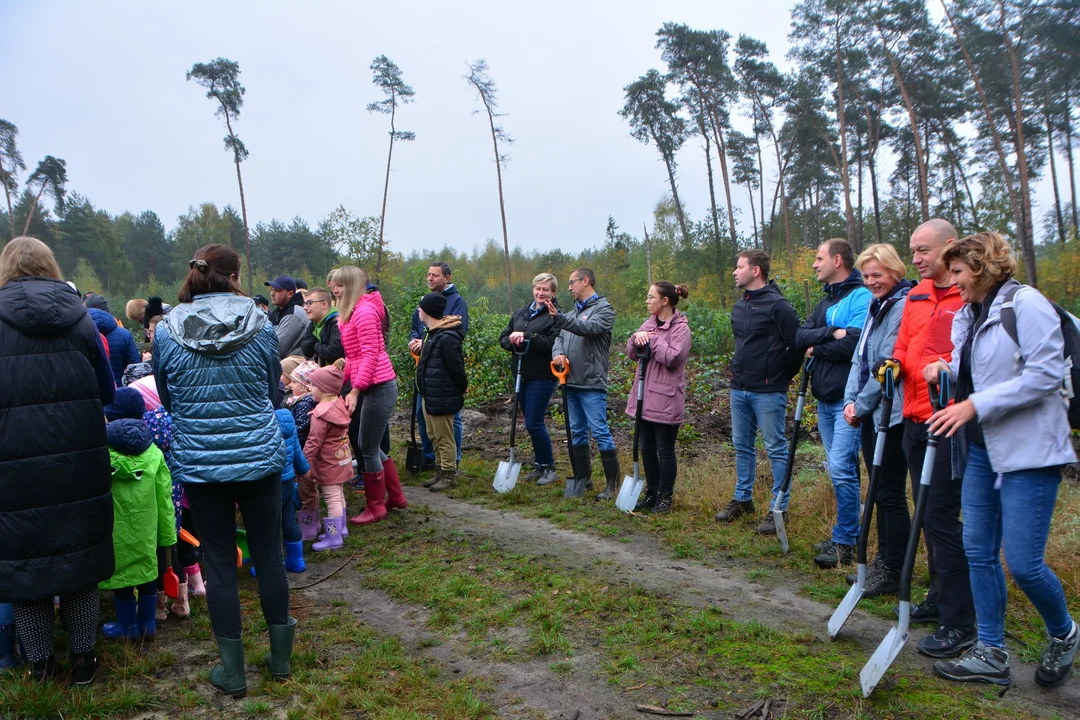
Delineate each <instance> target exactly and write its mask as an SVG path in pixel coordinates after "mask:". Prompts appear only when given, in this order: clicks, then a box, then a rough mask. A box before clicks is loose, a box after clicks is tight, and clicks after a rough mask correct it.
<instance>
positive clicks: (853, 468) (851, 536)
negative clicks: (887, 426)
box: [817, 400, 861, 545]
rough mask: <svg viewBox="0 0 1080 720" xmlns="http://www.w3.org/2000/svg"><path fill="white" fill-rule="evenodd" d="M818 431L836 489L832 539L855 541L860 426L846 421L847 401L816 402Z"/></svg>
mask: <svg viewBox="0 0 1080 720" xmlns="http://www.w3.org/2000/svg"><path fill="white" fill-rule="evenodd" d="M817 416H818V432H820V433H821V443H822V444H823V445H824V446H825V459H826V460H827V461H828V463H829V477H830V478H832V484H833V492H834V493H836V525H834V526H833V531H832V540H833V542H834V543H836V544H838V545H854V544H855V543H856V542H858V540H859V502H860V500H861V496H860V494H859V475H858V466H859V444H860V442H861V436H860V435H861V434H860V431H859V428H853V427H851V426H850V425H848V424H847V423H846V422H845V421H844V403H843V401H840V402H824V401H822V400H818V403H817Z"/></svg>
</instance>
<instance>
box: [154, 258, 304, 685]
mask: <svg viewBox="0 0 1080 720" xmlns="http://www.w3.org/2000/svg"><path fill="white" fill-rule="evenodd" d="M189 265H190V267H191V270H190V272H189V273H188V276H187V278H186V279H185V280H184V284H183V285H182V286H181V288H180V303H181V304H180V305H178V306H177V307H175V308H173V310H172V312H171V313H169V314H168V315H167V316H166V317H165V319H164V320H163V321H162V322H161V323H160V324H159V325H158V326H157V331H156V333H155V335H154V345H153V361H152V363H153V366H154V374H155V375H156V377H157V388H158V395H160V396H161V404H162V406H164V408H165V409H166V410H168V411H169V412H170V413H172V417H173V428H174V436H173V441H174V442H173V457H174V459H175V462H176V464H177V466H178V467H179V468H180V475H181V477H182V479H183V483H184V494H185V496H186V497H187V500H188V505H189V506H190V510H191V516H192V519H193V520H194V522H195V529H196V531H197V535H198V537H199V540H200V541H201V543H202V550H203V561H204V565H205V566H206V578H207V583H206V601H207V605H208V607H209V609H210V624H211V625H212V626H213V629H214V636H215V638H216V640H217V645H218V652H219V653H220V655H221V661H222V662H221V664H219V665H217V666H216V667H214V668H213V669H212V670H211V671H210V682H211V683H212V684H213V685H214V687H216V688H218V689H219V690H222V691H223V692H226V693H229V694H230V695H232V696H233V697H243V696H244V695H245V694H246V693H247V681H246V679H245V678H244V644H243V641H242V640H241V619H240V597H239V595H238V594H237V589H236V511H235V508H236V507H237V506H239V508H240V514H241V515H242V516H243V518H244V528H245V530H246V531H247V541H248V548H249V550H250V552H251V557H252V559H253V560H254V562H255V566H256V567H258V568H259V577H258V580H259V600H260V602H261V604H262V610H263V616H264V617H265V618H266V624H267V625H269V627H270V653H269V654H268V655H267V657H266V660H267V665H268V666H269V667H270V672H271V674H272V675H273V676H274V677H277V678H285V677H288V676H289V658H290V656H291V655H292V641H293V635H294V633H295V632H296V620H294V619H293V618H291V617H289V586H288V583H287V581H286V580H285V565H284V561H283V559H282V556H281V469H282V468H283V467H284V466H285V458H286V451H285V443H284V441H283V439H282V436H281V429H280V428H279V427H278V422H277V419H276V418H275V417H274V403H273V400H274V399H275V398H276V397H277V394H278V383H279V381H280V379H281V360H280V359H279V357H278V350H277V343H276V336H275V334H274V329H273V326H271V325H270V322H269V321H268V320H267V319H266V315H264V314H263V313H262V312H261V311H260V310H259V309H258V308H256V307H255V303H254V302H252V300H251V299H250V298H247V297H244V296H243V295H242V294H241V292H240V286H239V281H238V277H239V274H240V256H239V255H238V254H237V253H236V252H235V251H233V250H232V249H230V248H228V247H225V246H224V245H206V246H204V247H201V248H199V249H198V250H197V251H196V252H195V257H194V258H193V259H192V260H191V262H190V263H189Z"/></svg>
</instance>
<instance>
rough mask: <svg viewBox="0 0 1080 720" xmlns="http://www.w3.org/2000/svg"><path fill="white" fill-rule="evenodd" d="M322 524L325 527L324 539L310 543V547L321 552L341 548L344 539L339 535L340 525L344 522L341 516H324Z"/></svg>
mask: <svg viewBox="0 0 1080 720" xmlns="http://www.w3.org/2000/svg"><path fill="white" fill-rule="evenodd" d="M323 524H324V525H325V527H326V539H325V540H319V541H318V542H315V543H312V545H311V549H312V550H314V551H315V552H323V551H324V550H337V549H339V548H341V546H342V545H344V544H345V539H344V538H343V537H341V526H342V525H344V524H345V523H344V522H343V521H342V519H341V518H325V519H324V520H323Z"/></svg>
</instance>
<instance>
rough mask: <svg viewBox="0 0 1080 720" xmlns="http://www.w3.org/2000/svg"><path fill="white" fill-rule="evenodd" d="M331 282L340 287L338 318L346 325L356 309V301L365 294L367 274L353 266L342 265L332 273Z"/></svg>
mask: <svg viewBox="0 0 1080 720" xmlns="http://www.w3.org/2000/svg"><path fill="white" fill-rule="evenodd" d="M333 281H334V282H336V283H338V284H340V285H341V288H342V289H341V301H340V302H339V303H338V316H339V317H341V321H342V322H346V323H347V322H349V318H350V317H352V313H353V310H355V309H356V303H357V301H358V300H359V299H360V298H361V297H362V296H364V295H366V294H367V286H368V274H367V273H366V272H365V271H364V270H363V268H358V267H356V266H355V265H343V266H341V267H339V268H338V269H337V270H336V271H335V272H334V279H333Z"/></svg>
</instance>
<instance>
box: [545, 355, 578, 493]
mask: <svg viewBox="0 0 1080 720" xmlns="http://www.w3.org/2000/svg"><path fill="white" fill-rule="evenodd" d="M551 374H552V375H554V376H555V377H556V378H557V379H558V381H559V390H560V391H561V392H562V409H563V424H564V425H566V451H567V452H568V453H569V455H570V477H569V478H567V480H566V490H565V491H564V493H563V497H571V495H570V494H569V493H570V484H571V483H572V482H573V481H574V479H575V478H577V468H575V467H574V439H573V435H571V433H570V408H569V406H567V404H566V378H567V376H568V375H570V361H569V360H567V361H566V364H565V365H563V366H562V370H560V369H559V366H558V365H556V364H555V363H554V361H553V362H552V363H551ZM584 494H585V493H584V488H582V495H584ZM578 497H581V496H580V495H579V496H578Z"/></svg>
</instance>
